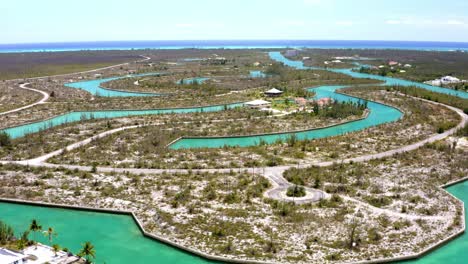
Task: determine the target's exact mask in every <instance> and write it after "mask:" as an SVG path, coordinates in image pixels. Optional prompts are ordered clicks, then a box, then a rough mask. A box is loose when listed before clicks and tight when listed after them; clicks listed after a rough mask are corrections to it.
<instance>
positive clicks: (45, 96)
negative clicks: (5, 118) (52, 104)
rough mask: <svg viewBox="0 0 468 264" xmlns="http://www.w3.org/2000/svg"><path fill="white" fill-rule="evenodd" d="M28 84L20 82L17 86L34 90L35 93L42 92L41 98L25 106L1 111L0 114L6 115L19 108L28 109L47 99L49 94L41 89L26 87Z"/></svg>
mask: <svg viewBox="0 0 468 264" xmlns="http://www.w3.org/2000/svg"><path fill="white" fill-rule="evenodd" d="M29 84H30V83H22V84H20V85H19V88H20V89H24V90H29V91H33V92H36V93H40V94H42V98H41V99H40V100H39V101H37V102H35V103H32V104H29V105H25V106H22V107H19V108H16V109H13V110H10V111H6V112H2V113H0V116H2V115H8V114H11V113H15V112H19V111H21V110H24V109H28V108H31V107H33V106H36V105H39V104H43V103H45V102H46V101H47V100H48V99H49V94H48V93H46V92H44V91H41V90H37V89H33V88H29V87H26V86H27V85H29Z"/></svg>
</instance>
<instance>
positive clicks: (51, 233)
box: [44, 227, 57, 244]
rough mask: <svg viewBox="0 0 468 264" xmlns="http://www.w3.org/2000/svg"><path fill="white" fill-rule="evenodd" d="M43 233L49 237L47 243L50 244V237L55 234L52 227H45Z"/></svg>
mask: <svg viewBox="0 0 468 264" xmlns="http://www.w3.org/2000/svg"><path fill="white" fill-rule="evenodd" d="M44 235H46V236H47V238H48V239H49V243H50V244H52V237H56V236H57V232H55V230H54V229H53V228H52V227H49V228H47V231H44Z"/></svg>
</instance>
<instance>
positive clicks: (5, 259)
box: [0, 248, 28, 264]
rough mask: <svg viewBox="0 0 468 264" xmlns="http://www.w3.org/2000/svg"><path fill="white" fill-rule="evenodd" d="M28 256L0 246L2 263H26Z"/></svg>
mask: <svg viewBox="0 0 468 264" xmlns="http://www.w3.org/2000/svg"><path fill="white" fill-rule="evenodd" d="M27 260H28V256H27V255H25V254H22V253H20V252H15V251H12V250H8V249H6V248H0V263H2V264H26V263H28V262H27Z"/></svg>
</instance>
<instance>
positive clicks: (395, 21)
mask: <svg viewBox="0 0 468 264" xmlns="http://www.w3.org/2000/svg"><path fill="white" fill-rule="evenodd" d="M385 23H386V24H389V25H399V24H401V20H387V21H385Z"/></svg>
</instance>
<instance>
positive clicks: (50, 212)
mask: <svg viewBox="0 0 468 264" xmlns="http://www.w3.org/2000/svg"><path fill="white" fill-rule="evenodd" d="M32 219H36V220H37V221H38V222H39V224H40V225H42V228H43V229H45V230H47V228H48V227H53V228H54V229H55V231H56V232H57V237H55V238H53V243H54V244H59V245H60V246H61V247H66V248H68V249H69V250H70V251H72V252H73V253H77V252H78V251H79V250H80V249H81V244H82V243H84V242H86V241H90V242H91V243H92V244H93V245H94V246H95V249H96V263H112V264H117V263H122V264H127V263H141V264H146V263H164V264H165V263H168V264H169V263H178V264H182V263H184V264H188V263H190V264H192V263H193V264H198V263H214V262H210V261H208V260H205V259H202V258H199V257H196V256H194V255H191V254H189V253H186V252H185V251H182V250H178V249H175V248H173V247H170V246H168V245H166V244H164V243H161V242H157V241H155V240H152V239H149V238H146V237H144V236H143V234H142V233H141V231H140V229H139V228H138V226H137V225H136V224H135V222H134V221H133V219H132V218H131V217H130V216H127V215H114V214H108V213H97V212H87V211H78V210H69V209H58V208H49V207H40V206H31V205H20V204H11V203H2V202H0V220H2V221H4V222H6V223H8V224H9V225H11V226H12V227H13V228H14V230H15V232H16V235H17V236H19V235H20V233H21V232H23V231H24V230H26V229H27V228H28V227H29V223H30V222H31V220H32ZM29 238H30V239H34V235H33V234H32V233H31V234H30V237H29ZM36 238H37V240H39V241H40V242H41V243H44V244H49V242H48V240H47V238H46V237H45V236H44V235H43V234H40V233H39V232H38V233H37V235H36Z"/></svg>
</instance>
